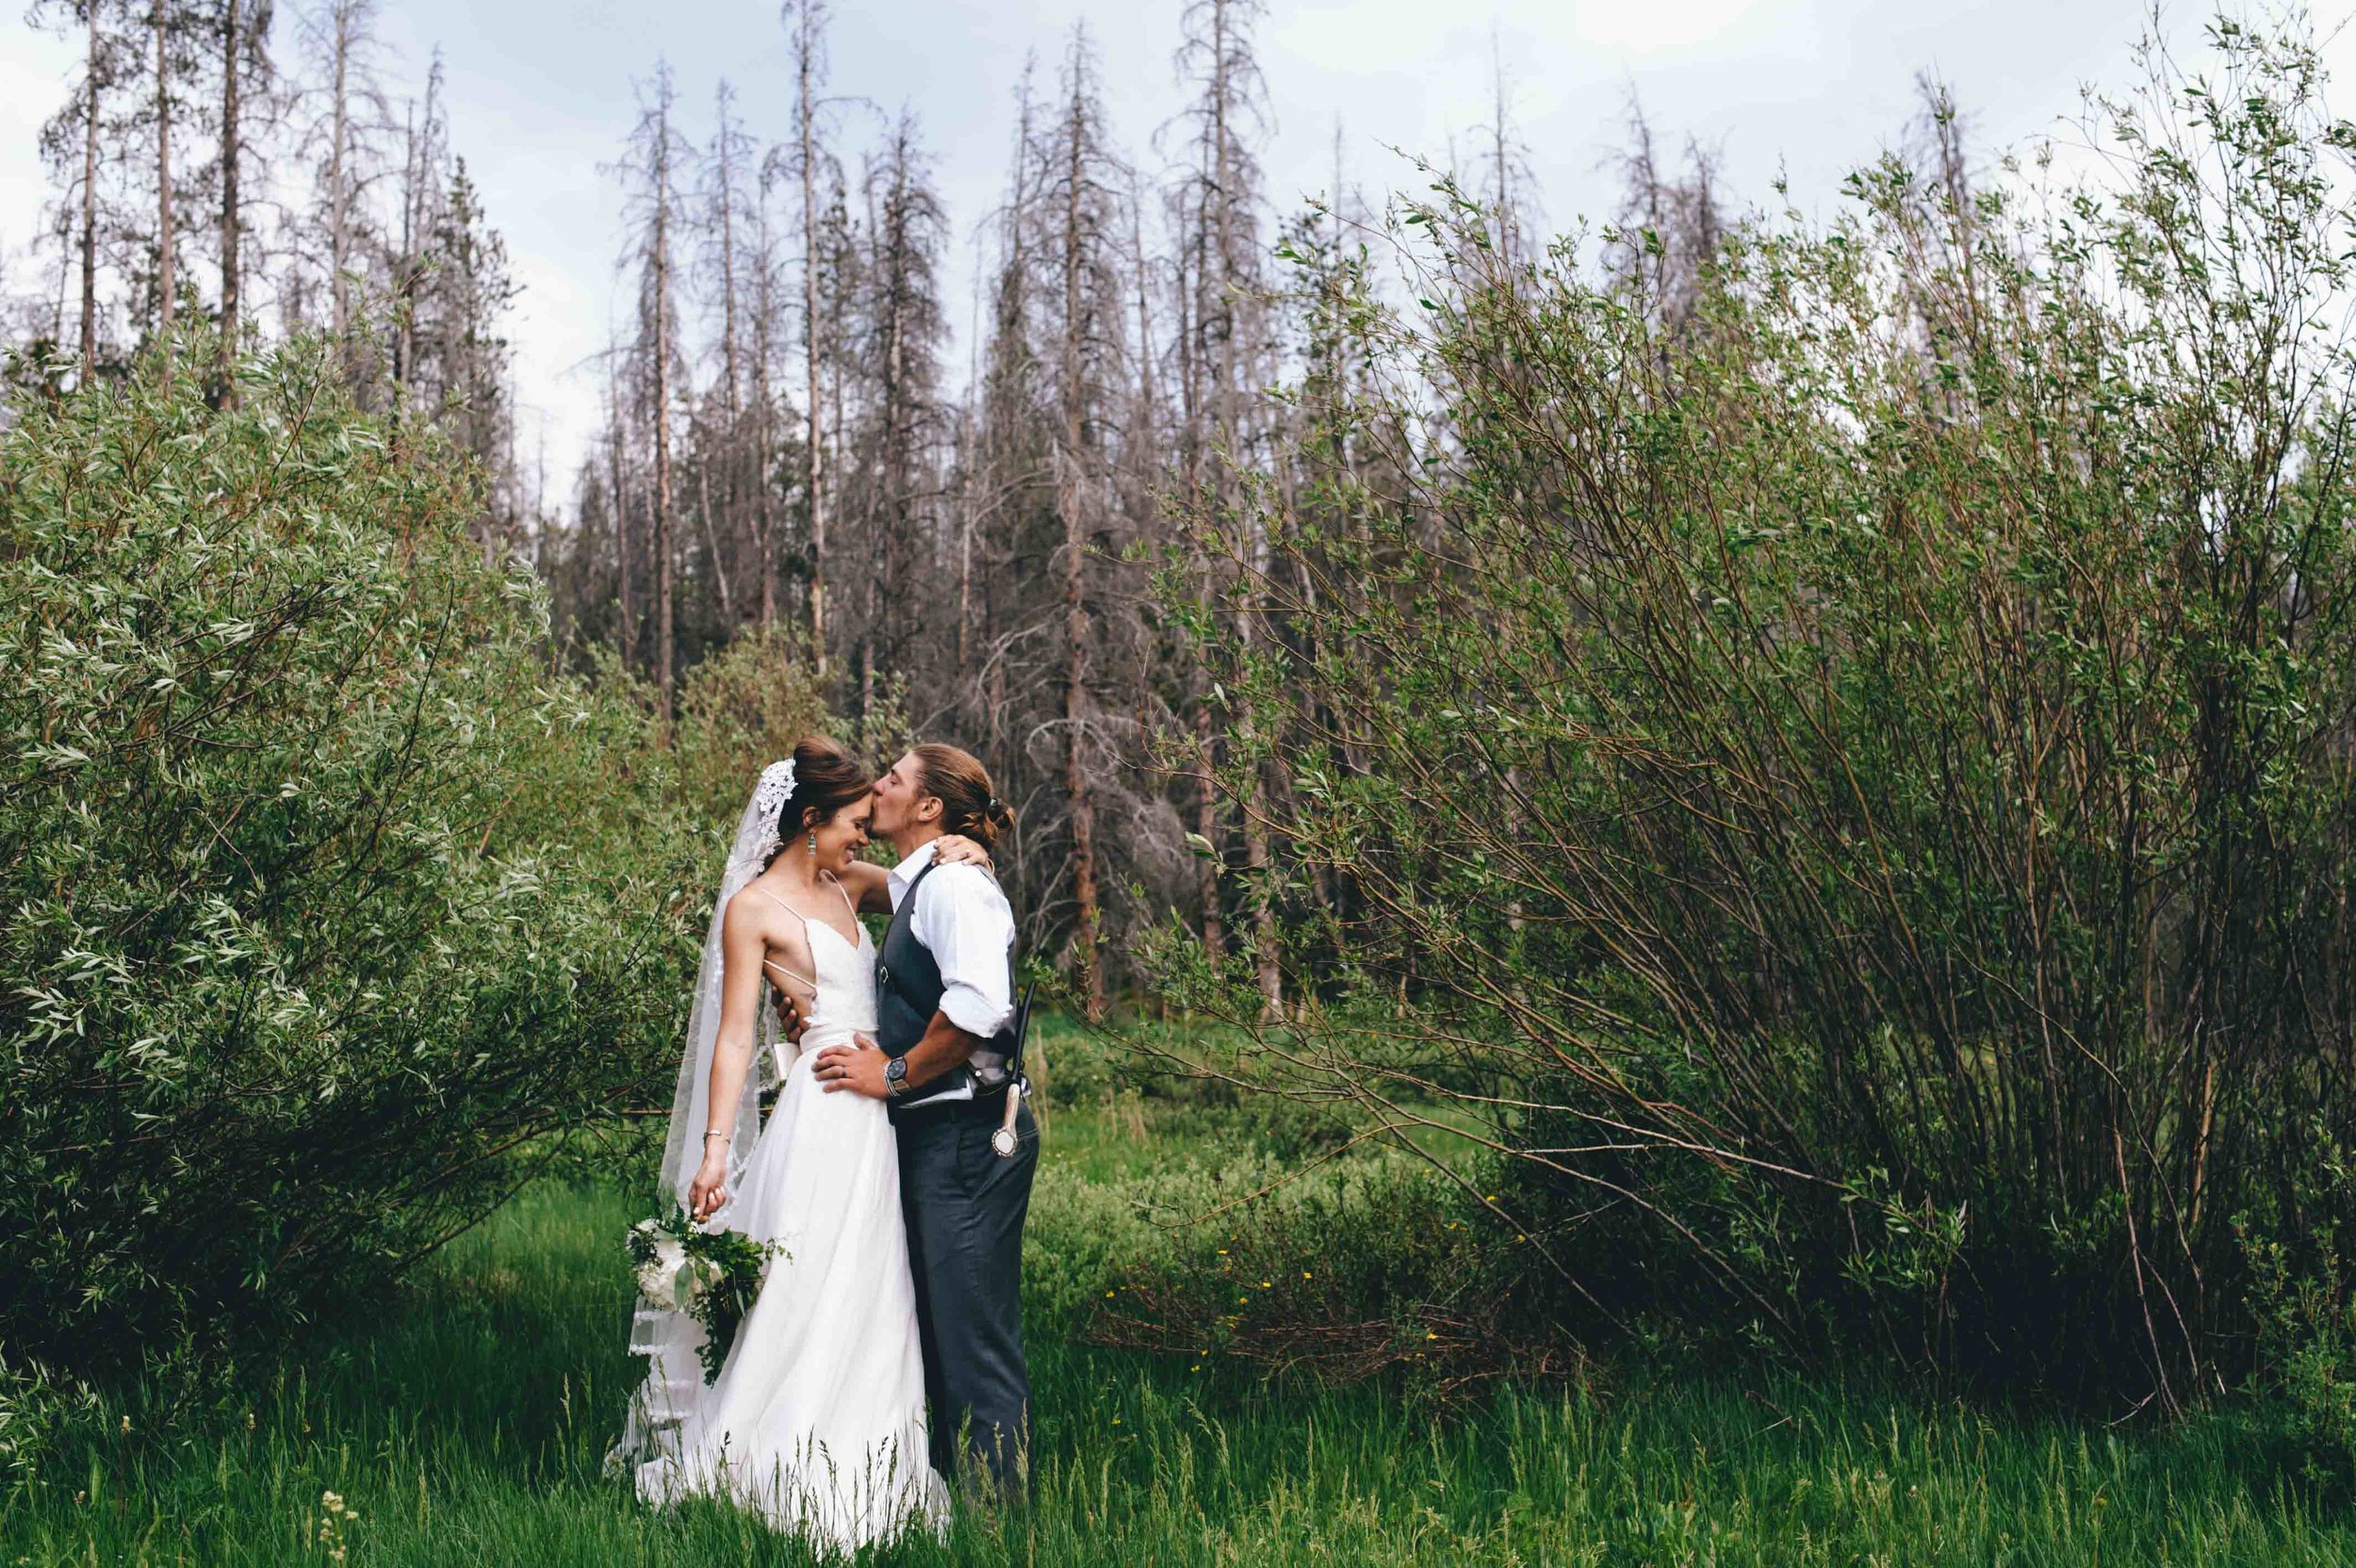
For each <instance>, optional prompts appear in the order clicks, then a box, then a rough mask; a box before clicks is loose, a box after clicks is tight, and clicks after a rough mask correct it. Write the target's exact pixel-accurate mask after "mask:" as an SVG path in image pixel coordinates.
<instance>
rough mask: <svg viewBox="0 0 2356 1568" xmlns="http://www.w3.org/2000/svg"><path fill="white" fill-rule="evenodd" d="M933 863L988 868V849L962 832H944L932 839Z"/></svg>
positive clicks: (985, 869) (986, 869)
mask: <svg viewBox="0 0 2356 1568" xmlns="http://www.w3.org/2000/svg"><path fill="white" fill-rule="evenodd" d="M933 864H934V865H937V866H979V867H981V868H982V869H983V870H984V871H988V870H990V851H989V850H986V849H984V848H983V847H982V846H981V845H980V844H977V843H975V842H974V841H973V840H971V839H969V838H967V837H966V836H965V835H964V834H962V833H944V834H942V835H941V837H940V838H938V839H935V840H934V841H933Z"/></svg>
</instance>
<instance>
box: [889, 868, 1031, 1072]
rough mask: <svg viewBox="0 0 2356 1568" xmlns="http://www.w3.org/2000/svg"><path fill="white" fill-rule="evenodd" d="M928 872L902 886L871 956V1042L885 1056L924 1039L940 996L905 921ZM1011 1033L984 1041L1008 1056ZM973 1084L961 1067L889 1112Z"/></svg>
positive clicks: (934, 974) (935, 971) (927, 958)
mask: <svg viewBox="0 0 2356 1568" xmlns="http://www.w3.org/2000/svg"><path fill="white" fill-rule="evenodd" d="M933 869H934V868H933V867H932V866H930V865H927V866H926V867H925V868H924V870H923V871H920V872H918V873H917V874H916V879H915V880H914V881H913V882H910V883H909V884H908V892H907V894H906V895H904V896H903V897H902V898H901V900H900V907H898V908H897V909H894V910H893V911H892V924H891V925H890V927H889V928H887V929H886V930H885V932H884V939H883V946H882V947H881V948H879V949H877V950H876V954H875V1043H876V1044H877V1045H879V1046H881V1047H883V1050H884V1054H886V1055H888V1056H905V1055H907V1054H908V1052H909V1051H911V1050H913V1049H914V1048H915V1046H916V1042H917V1041H918V1040H921V1039H923V1038H924V1031H925V1030H926V1029H928V1028H930V1027H931V1026H932V1021H933V1015H934V1014H935V1013H937V1012H939V1011H940V1010H941V992H942V991H944V990H946V989H947V987H946V986H944V985H942V984H941V965H940V964H939V963H937V962H935V961H934V958H933V956H932V954H931V952H930V951H928V950H927V949H926V948H925V946H924V943H923V942H920V941H918V940H917V939H916V933H915V931H914V930H913V929H911V927H910V917H911V916H912V915H913V914H914V912H915V909H916V890H917V889H919V888H921V887H923V886H924V878H926V877H927V876H930V875H931V874H933ZM1007 957H1008V962H1009V964H1011V962H1012V958H1013V956H1012V955H1011V954H1009V955H1008V956H1007ZM1009 978H1010V979H1011V976H1010V977H1009ZM1013 1033H1014V1031H1013V1028H1012V1026H1011V1025H1009V1026H1008V1028H1007V1029H1006V1031H1004V1032H1003V1033H1002V1034H1001V1035H1000V1036H999V1037H998V1038H997V1039H995V1040H992V1041H991V1042H990V1043H991V1044H992V1045H994V1046H996V1047H997V1048H998V1049H999V1051H1000V1052H1002V1053H1010V1052H1011V1051H1012V1050H1013V1043H1012V1039H1013ZM974 1085H975V1080H974V1075H973V1068H972V1067H971V1066H970V1065H961V1066H958V1067H954V1068H951V1069H950V1070H948V1071H946V1072H944V1073H942V1074H941V1076H940V1077H938V1078H936V1079H934V1080H933V1081H932V1082H931V1083H929V1084H926V1085H924V1086H923V1087H922V1088H919V1089H917V1090H916V1091H915V1092H913V1093H911V1094H908V1095H904V1096H902V1097H901V1098H900V1099H898V1100H894V1101H892V1108H893V1109H894V1110H899V1109H901V1108H904V1107H906V1106H909V1105H921V1104H923V1103H925V1102H926V1101H928V1100H938V1099H941V1097H943V1096H944V1095H945V1096H952V1097H955V1098H957V1099H967V1098H970V1097H971V1095H972V1093H973V1088H974ZM993 1100H994V1097H993Z"/></svg>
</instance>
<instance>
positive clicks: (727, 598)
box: [695, 460, 736, 627]
mask: <svg viewBox="0 0 2356 1568" xmlns="http://www.w3.org/2000/svg"><path fill="white" fill-rule="evenodd" d="M695 499H696V502H697V506H696V511H697V512H698V513H700V514H701V515H702V517H703V525H704V548H705V549H706V550H708V551H710V552H711V555H712V586H713V587H714V588H716V589H718V590H719V594H720V620H721V622H722V623H723V624H724V625H727V626H729V627H733V626H735V625H736V596H734V595H733V594H731V593H730V592H729V591H728V563H727V562H726V561H724V560H722V559H721V558H720V535H719V533H718V531H716V530H714V529H713V528H712V464H711V463H710V462H709V461H708V460H707V461H705V462H701V463H698V464H696V465H695Z"/></svg>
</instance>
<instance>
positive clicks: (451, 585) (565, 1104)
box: [0, 350, 694, 1369]
mask: <svg viewBox="0 0 2356 1568" xmlns="http://www.w3.org/2000/svg"><path fill="white" fill-rule="evenodd" d="M155 370H156V368H155V366H154V365H153V364H151V365H150V366H148V367H147V369H146V371H145V372H144V373H143V375H142V377H141V378H140V379H139V380H137V381H136V382H133V383H131V384H125V385H123V386H121V387H119V388H114V389H108V390H102V391H99V392H97V393H93V394H90V395H86V396H77V397H74V398H71V399H66V400H53V399H49V398H45V397H41V396H39V395H37V394H36V395H32V396H30V397H28V398H27V399H26V400H24V401H23V403H22V405H21V406H20V409H19V414H20V421H19V423H17V425H16V426H15V428H13V429H12V430H10V431H8V433H6V434H5V435H0V735H4V736H5V742H4V743H0V973H5V976H6V981H7V983H6V986H5V988H0V1167H5V1168H6V1169H7V1171H8V1180H7V1181H6V1182H5V1183H0V1257H5V1258H6V1259H7V1269H6V1275H7V1280H8V1284H7V1287H6V1288H5V1289H0V1343H5V1344H6V1345H7V1346H8V1350H9V1354H10V1357H11V1359H12V1360H17V1361H19V1362H21V1361H23V1360H24V1359H25V1358H27V1357H30V1358H32V1359H34V1360H37V1361H44V1362H46V1363H48V1364H52V1365H53V1366H57V1365H62V1366H68V1367H85V1368H101V1369H103V1368H104V1367H105V1366H106V1365H107V1364H120V1363H123V1362H126V1361H129V1360H131V1359H134V1358H137V1357H139V1356H141V1355H145V1354H153V1353H155V1352H157V1351H158V1350H160V1349H163V1348H173V1349H175V1350H177V1349H180V1348H193V1349H194V1350H195V1351H197V1352H198V1353H200V1354H204V1353H208V1352H217V1351H220V1350H221V1349H223V1348H232V1349H234V1348H236V1347H237V1345H238V1344H240V1343H243V1342H246V1341H250V1340H251V1339H252V1338H253V1336H254V1335H256V1334H259V1333H263V1332H266V1331H272V1330H275V1329H277V1328H281V1327H283V1326H284V1325H285V1324H286V1323H287V1322H289V1321H291V1320H293V1319H296V1318H298V1317H300V1316H301V1315H303V1314H305V1313H306V1312H309V1311H311V1310H313V1309H315V1308H316V1307H317V1306H318V1305H319V1303H321V1302H322V1301H323V1300H326V1299H330V1298H333V1297H335V1296H338V1295H345V1294H350V1293H353V1292H358V1291H364V1290H367V1289H368V1288H370V1287H372V1286H375V1285H377V1284H379V1283H380V1282H383V1281H384V1279H385V1278H386V1277H387V1276H388V1274H390V1273H391V1272H392V1271H393V1270H395V1269H397V1268H398V1267H399V1266H401V1264H402V1263H403V1262H405V1261H406V1260H408V1259H410V1258H413V1257H415V1256H417V1255H418V1254H419V1253H421V1252H423V1251H426V1250H430V1249H432V1248H433V1247H434V1246H435V1245H436V1244H437V1243H439V1242H441V1241H442V1240H444V1239H446V1238H448V1237H449V1236H450V1235H451V1234H452V1233H456V1232H458V1231H460V1230H462V1229H464V1228H465V1227H466V1226H468V1225H469V1224H471V1223H472V1222H474V1221H475V1220H476V1219H478V1218H479V1217H481V1216H482V1215H483V1214H484V1213H485V1212H486V1211H487V1209H488V1208H489V1207H490V1206H491V1205H492V1204H494V1203H495V1202H496V1201H498V1200H499V1198H500V1197H501V1196H502V1195H503V1194H504V1193H505V1192H506V1191H508V1190H510V1189H511V1188H512V1187H513V1185H514V1184H515V1183H516V1181H517V1180H519V1179H520V1178H521V1177H522V1176H523V1175H525V1174H528V1172H529V1170H530V1169H531V1168H532V1157H536V1156H537V1154H538V1153H540V1152H548V1151H553V1150H556V1149H559V1148H562V1147H563V1146H564V1144H565V1143H566V1142H567V1141H568V1140H572V1139H577V1138H579V1137H580V1136H582V1135H588V1134H591V1133H594V1132H595V1131H597V1129H598V1128H599V1127H600V1126H603V1125H610V1124H611V1122H612V1120H613V1118H614V1113H615V1112H616V1111H618V1110H620V1109H623V1108H625V1107H627V1106H630V1105H632V1104H637V1103H643V1102H645V1101H646V1098H647V1096H646V1088H645V1086H646V1084H647V1083H648V1082H650V1081H653V1080H656V1079H660V1078H661V1077H662V1076H663V1071H664V1070H665V1069H664V1067H663V1057H664V1056H665V1055H667V1054H669V1053H670V1052H671V1051H672V1050H674V1049H675V1045H676V1040H675V1030H676V1027H677V1025H678V1019H677V1018H676V1016H675V1015H676V1014H677V1012H678V1011H679V1006H678V1004H679V999H681V998H683V997H684V996H685V994H686V991H687V989H688V984H687V973H688V969H689V966H691V965H692V957H693V953H694V942H693V939H692V936H690V935H688V934H685V933H683V931H682V925H683V924H684V923H689V922H690V921H692V915H693V912H692V911H690V910H688V909H686V908H685V907H683V904H682V901H681V896H680V895H679V893H678V891H677V890H678V889H679V888H680V887H683V886H692V885H693V882H692V879H689V878H686V877H684V876H682V875H680V874H679V872H680V870H681V866H682V861H681V859H680V852H681V850H682V849H683V848H684V847H685V845H686V843H687V839H686V836H685V835H684V834H683V832H682V831H681V829H680V828H679V825H678V824H677V822H676V821H675V820H674V819H673V817H672V815H671V813H670V810H669V809H668V808H665V807H663V806H661V805H660V804H659V803H660V802H661V800H662V799H663V796H664V792H665V790H666V789H667V787H668V786H667V785H666V783H665V779H666V778H667V772H666V769H667V763H666V762H665V761H664V760H663V755H664V754H663V752H662V751H661V750H660V749H659V748H658V747H656V746H654V745H652V744H651V743H650V741H649V727H648V724H647V721H646V719H645V717H644V716H643V710H642V709H641V708H640V707H638V706H636V705H634V704H632V703H631V702H630V701H629V700H627V698H625V697H620V696H601V695H598V694H597V693H595V692H592V691H590V690H588V689H586V688H583V687H581V686H579V685H578V684H575V683H573V682H571V681H568V680H567V679H565V678H561V677H559V676H557V675H554V674H552V673H551V668H550V662H549V654H548V628H547V624H546V617H545V614H544V613H543V611H542V608H541V605H540V603H539V600H538V598H537V596H536V591H535V590H534V588H533V587H532V584H531V582H530V581H529V580H528V579H525V578H519V577H512V576H508V575H505V574H504V573H503V572H502V571H500V570H498V569H495V568H493V567H492V566H490V565H487V564H486V563H485V552H484V550H483V547H482V546H481V545H479V544H478V543H476V542H474V541H473V540H471V539H469V537H468V536H467V531H466V522H467V520H468V518H469V517H471V516H473V515H476V514H477V512H478V510H479V497H478V494H477V491H476V488H475V486H474V484H473V482H472V479H471V476H470V475H469V473H468V472H467V471H466V468H465V467H464V466H461V465H460V464H459V463H457V462H456V461H454V460H452V459H450V457H449V456H447V455H446V454H444V453H441V452H439V451H438V450H436V449H434V446H433V445H432V443H431V442H430V440H429V439H428V438H426V437H423V436H415V437H412V438H410V439H409V440H407V441H403V440H401V439H397V438H396V436H395V434H394V433H393V432H391V431H390V430H388V428H387V427H386V426H385V425H384V423H382V422H381V421H378V420H375V419H371V418H368V417H362V416H360V415H358V414H356V413H354V412H353V411H352V409H351V408H350V407H349V406H348V405H347V404H346V403H345V402H344V401H343V400H342V398H341V395H340V394H339V393H338V392H337V390H336V389H335V386H334V384H332V382H331V380H330V379H329V377H328V376H327V374H326V371H325V366H324V362H323V360H322V357H321V356H319V354H317V353H316V352H312V351H307V350H295V351H287V352H286V353H282V354H278V355H274V356H272V357H270V358H269V359H267V360H264V361H261V362H258V363H254V364H250V365H248V366H247V367H246V368H244V371H243V373H242V375H241V378H240V384H239V399H238V400H237V406H236V407H235V408H234V409H232V410H230V411H226V412H218V413H217V412H215V411H214V410H212V409H210V408H208V407H206V406H205V403H204V402H203V401H202V400H200V397H199V388H198V387H197V386H196V385H194V384H193V383H194V382H195V381H196V379H197V378H193V377H190V376H188V375H187V374H185V373H183V374H182V375H181V376H180V377H179V378H178V379H177V382H176V383H172V384H166V383H165V382H164V381H163V380H162V378H160V377H159V376H158V375H157V374H156V373H155Z"/></svg>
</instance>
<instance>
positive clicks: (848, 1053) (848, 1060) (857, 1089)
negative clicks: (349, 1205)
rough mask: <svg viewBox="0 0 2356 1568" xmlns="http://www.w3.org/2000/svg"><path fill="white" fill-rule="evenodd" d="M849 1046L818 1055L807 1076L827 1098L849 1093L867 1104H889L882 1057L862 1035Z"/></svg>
mask: <svg viewBox="0 0 2356 1568" xmlns="http://www.w3.org/2000/svg"><path fill="white" fill-rule="evenodd" d="M851 1041H852V1043H851V1044H849V1045H830V1046H828V1047H826V1050H824V1051H821V1052H820V1053H818V1059H817V1061H816V1062H815V1063H814V1064H813V1065H812V1066H811V1068H810V1075H811V1076H812V1077H814V1078H816V1079H817V1080H818V1084H819V1086H820V1087H821V1088H823V1089H825V1090H826V1092H827V1093H828V1094H833V1093H835V1092H836V1091H838V1090H841V1089H849V1090H850V1091H851V1092H852V1093H853V1094H863V1095H865V1096H867V1098H868V1099H870V1100H888V1099H890V1098H891V1096H892V1089H891V1086H889V1085H887V1084H886V1083H885V1082H884V1062H885V1060H886V1058H885V1056H884V1054H883V1053H882V1052H881V1051H880V1050H878V1049H877V1048H876V1046H875V1041H874V1040H871V1039H869V1038H868V1037H866V1036H865V1035H853V1036H852V1037H851Z"/></svg>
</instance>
